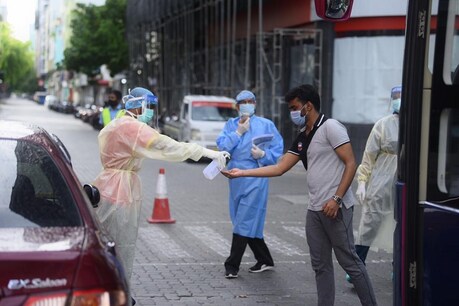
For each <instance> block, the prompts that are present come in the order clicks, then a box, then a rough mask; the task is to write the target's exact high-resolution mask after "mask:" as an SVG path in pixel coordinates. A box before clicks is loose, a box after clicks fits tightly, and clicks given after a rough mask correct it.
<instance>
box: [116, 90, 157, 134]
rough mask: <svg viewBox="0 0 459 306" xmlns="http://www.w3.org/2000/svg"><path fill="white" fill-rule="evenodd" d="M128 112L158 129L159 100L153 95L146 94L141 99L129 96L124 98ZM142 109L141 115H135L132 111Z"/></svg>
mask: <svg viewBox="0 0 459 306" xmlns="http://www.w3.org/2000/svg"><path fill="white" fill-rule="evenodd" d="M123 102H124V106H125V109H126V111H128V112H129V113H130V114H132V115H133V116H134V117H136V118H137V120H139V121H141V122H144V123H147V124H148V125H150V126H151V127H152V128H154V129H157V128H158V98H157V97H156V96H155V95H153V94H145V95H142V96H140V97H134V96H132V95H127V96H124V97H123ZM136 108H140V109H141V112H140V114H139V115H135V114H133V113H132V112H131V111H130V110H132V109H136Z"/></svg>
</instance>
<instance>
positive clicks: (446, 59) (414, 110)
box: [394, 0, 459, 305]
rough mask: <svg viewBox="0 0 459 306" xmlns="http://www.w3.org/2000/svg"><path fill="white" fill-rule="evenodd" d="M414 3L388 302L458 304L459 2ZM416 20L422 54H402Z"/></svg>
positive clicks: (410, 12) (407, 58) (416, 33)
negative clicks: (393, 272) (391, 295)
mask: <svg viewBox="0 0 459 306" xmlns="http://www.w3.org/2000/svg"><path fill="white" fill-rule="evenodd" d="M414 2H415V1H410V4H409V6H408V19H409V18H410V16H411V17H412V18H415V19H416V20H417V28H415V29H414V31H413V29H412V30H411V34H410V33H409V32H408V31H410V29H409V27H408V31H407V40H406V47H405V48H406V50H405V62H404V65H405V66H404V78H403V90H404V92H403V94H402V104H403V103H404V101H405V100H404V98H406V102H407V104H406V105H405V107H403V105H402V111H401V128H400V129H401V133H400V139H401V142H400V152H399V154H400V161H399V179H400V182H399V184H398V190H399V192H398V203H397V205H396V215H398V217H397V230H396V235H395V245H394V249H395V250H396V251H395V252H394V264H395V266H396V268H395V270H396V275H397V276H396V279H395V282H394V305H459V294H458V292H457V291H456V290H459V31H458V30H459V1H457V0H433V1H431V2H430V1H427V2H426V1H419V2H417V4H419V3H421V2H424V3H427V4H428V5H430V6H431V7H430V8H428V9H427V10H423V9H422V6H417V7H416V6H415V5H412V4H413V3H414ZM415 8H416V9H415ZM434 14H435V15H436V16H434ZM431 15H432V17H431ZM408 22H409V21H408ZM422 23H424V26H425V27H429V28H430V35H429V33H428V31H426V36H427V38H426V40H425V42H426V46H425V49H424V50H423V51H425V52H419V53H416V50H411V52H412V53H410V50H409V49H410V48H412V47H413V45H414V44H415V43H416V42H415V40H414V39H413V35H419V33H420V31H421V29H422ZM410 35H411V38H410ZM429 44H430V45H429ZM418 51H419V50H418ZM423 54H424V55H423ZM416 62H417V65H419V66H421V67H424V68H423V70H424V71H422V72H423V73H422V74H421V76H422V80H419V75H417V74H415V73H411V75H410V73H408V72H410V71H411V72H413V71H415V70H416V68H415V66H416ZM423 63H424V64H423ZM405 69H407V71H405ZM413 79H418V80H419V81H420V83H422V89H421V90H418V89H419V88H416V86H415V85H416V84H413ZM405 83H407V84H408V86H405ZM410 95H413V96H414V97H415V98H413V97H410ZM416 120H418V122H415V121H416ZM413 144H414V148H413V147H411V148H409V146H410V145H413ZM397 249H398V250H400V251H397Z"/></svg>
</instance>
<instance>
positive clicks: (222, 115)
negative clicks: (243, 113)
mask: <svg viewBox="0 0 459 306" xmlns="http://www.w3.org/2000/svg"><path fill="white" fill-rule="evenodd" d="M237 116H238V112H237V110H236V109H235V108H234V107H233V105H232V104H227V103H226V104H225V103H200V102H194V103H193V113H192V115H191V117H192V119H193V120H199V121H227V120H228V119H231V118H235V117H237Z"/></svg>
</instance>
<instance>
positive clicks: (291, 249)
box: [265, 234, 309, 256]
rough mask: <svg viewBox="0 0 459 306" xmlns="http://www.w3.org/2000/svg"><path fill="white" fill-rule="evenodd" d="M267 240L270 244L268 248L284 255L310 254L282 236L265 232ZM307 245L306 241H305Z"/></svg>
mask: <svg viewBox="0 0 459 306" xmlns="http://www.w3.org/2000/svg"><path fill="white" fill-rule="evenodd" d="M265 241H266V244H267V245H268V248H269V249H270V250H273V251H276V252H278V253H281V254H283V255H287V256H294V255H300V256H305V255H309V254H308V253H306V252H305V251H304V250H302V249H300V248H297V247H296V246H294V245H293V244H290V243H288V242H285V241H284V240H282V239H281V238H279V237H277V236H275V235H271V234H265ZM305 245H306V243H305Z"/></svg>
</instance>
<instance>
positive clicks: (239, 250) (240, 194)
mask: <svg viewBox="0 0 459 306" xmlns="http://www.w3.org/2000/svg"><path fill="white" fill-rule="evenodd" d="M236 102H237V105H236V108H237V109H238V111H239V117H237V118H232V119H230V120H228V122H226V124H225V127H224V129H223V131H222V132H221V133H220V135H219V137H218V138H217V146H218V148H219V149H220V150H222V151H227V152H229V153H230V154H231V160H230V161H229V163H228V169H232V168H240V169H253V168H259V167H263V166H267V165H275V164H276V163H277V160H278V159H279V157H280V156H281V155H282V153H283V150H284V142H283V139H282V137H281V135H280V134H279V132H278V130H277V129H276V127H275V126H274V123H273V122H272V121H270V120H268V119H265V118H262V117H258V116H256V115H255V106H256V99H255V95H254V94H253V93H252V92H250V91H248V90H243V91H241V92H240V93H239V94H238V95H237V97H236ZM262 135H263V136H267V138H265V142H264V143H261V144H259V145H258V146H257V145H255V144H254V143H253V142H254V139H255V141H256V138H257V137H258V139H260V138H261V137H259V136H262ZM229 191H230V193H229V213H230V217H231V222H232V224H233V239H232V243H231V251H230V256H229V257H228V258H227V259H226V261H225V270H226V271H225V277H226V278H236V277H237V274H238V272H239V266H240V264H241V260H242V256H243V255H244V251H245V249H246V247H247V244H248V245H249V247H250V249H251V250H252V252H253V254H254V256H255V259H256V261H257V263H256V264H255V265H254V266H253V267H251V268H250V269H249V272H255V273H256V272H262V271H266V270H271V269H272V268H273V266H274V261H273V259H272V257H271V254H270V252H269V249H268V247H267V245H266V243H265V241H264V239H263V228H264V223H265V218H266V206H267V203H268V179H267V178H255V177H244V178H238V179H233V180H229Z"/></svg>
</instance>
